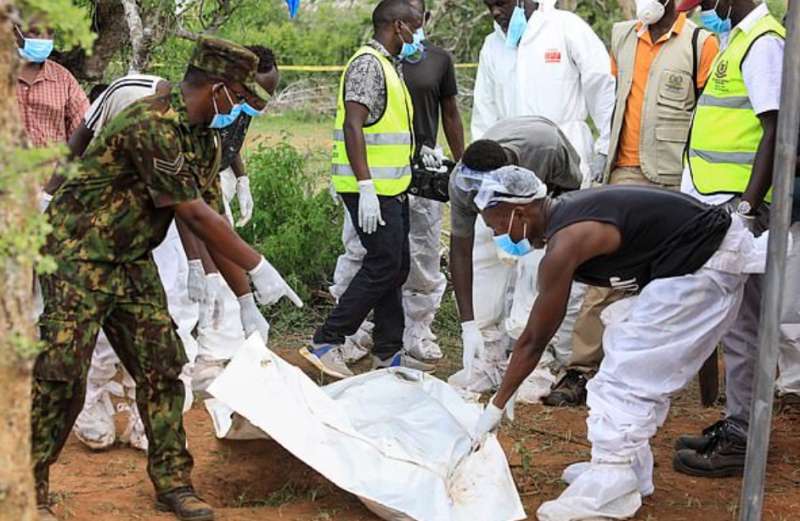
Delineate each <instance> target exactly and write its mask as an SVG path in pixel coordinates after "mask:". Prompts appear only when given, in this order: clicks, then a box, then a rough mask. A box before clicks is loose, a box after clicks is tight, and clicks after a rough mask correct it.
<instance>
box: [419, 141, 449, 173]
mask: <svg viewBox="0 0 800 521" xmlns="http://www.w3.org/2000/svg"><path fill="white" fill-rule="evenodd" d="M419 155H420V157H421V158H422V164H423V165H425V168H430V169H434V170H435V169H438V168H441V167H442V163H443V162H444V152H443V151H442V149H441V148H440V147H436V148H431V147H429V146H427V145H422V147H421V148H420V149H419Z"/></svg>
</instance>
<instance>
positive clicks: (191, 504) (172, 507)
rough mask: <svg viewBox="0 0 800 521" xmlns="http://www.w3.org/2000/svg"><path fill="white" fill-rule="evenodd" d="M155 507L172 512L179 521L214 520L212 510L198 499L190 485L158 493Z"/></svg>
mask: <svg viewBox="0 0 800 521" xmlns="http://www.w3.org/2000/svg"><path fill="white" fill-rule="evenodd" d="M156 508H157V509H158V510H160V511H162V512H172V513H174V514H175V517H177V518H178V519H180V520H181V521H214V511H213V510H212V509H211V506H209V504H208V503H206V502H205V501H203V500H202V499H200V497H199V496H198V495H197V494H196V493H195V491H194V489H193V488H192V487H188V486H187V487H179V488H176V489H174V490H170V491H169V492H166V493H164V494H159V496H158V498H157V500H156Z"/></svg>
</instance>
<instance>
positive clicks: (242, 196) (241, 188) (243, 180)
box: [236, 175, 254, 227]
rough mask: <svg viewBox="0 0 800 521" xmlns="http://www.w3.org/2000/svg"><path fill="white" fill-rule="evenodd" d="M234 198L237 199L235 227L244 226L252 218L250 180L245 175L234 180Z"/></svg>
mask: <svg viewBox="0 0 800 521" xmlns="http://www.w3.org/2000/svg"><path fill="white" fill-rule="evenodd" d="M236 197H237V198H238V199H239V214H240V216H239V220H238V221H236V226H237V227H240V226H244V225H245V224H247V223H248V222H250V219H251V218H252V217H253V206H254V205H253V195H252V194H251V193H250V178H249V177H247V176H246V175H243V176H241V177H237V178H236Z"/></svg>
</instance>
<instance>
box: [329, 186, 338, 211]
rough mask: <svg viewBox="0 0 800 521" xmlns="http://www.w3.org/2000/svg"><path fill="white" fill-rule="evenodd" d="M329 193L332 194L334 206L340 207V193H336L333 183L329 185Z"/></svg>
mask: <svg viewBox="0 0 800 521" xmlns="http://www.w3.org/2000/svg"><path fill="white" fill-rule="evenodd" d="M328 193H329V194H330V196H331V199H333V204H335V205H336V206H339V202H340V201H341V199H339V192H337V191H336V187H335V186H333V183H330V184H329V185H328Z"/></svg>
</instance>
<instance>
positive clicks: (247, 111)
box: [241, 101, 267, 118]
mask: <svg viewBox="0 0 800 521" xmlns="http://www.w3.org/2000/svg"><path fill="white" fill-rule="evenodd" d="M241 107H242V112H244V113H245V114H247V115H248V116H250V117H251V118H257V117H258V116H263V115H264V113H265V112H266V111H267V108H266V107H264V110H256V109H254V108H253V107H252V106H251V105H250V104H249V103H247V102H246V101H245V102H244V103H242V105H241Z"/></svg>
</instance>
